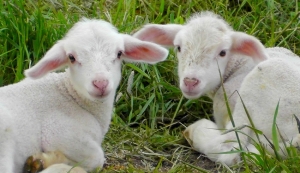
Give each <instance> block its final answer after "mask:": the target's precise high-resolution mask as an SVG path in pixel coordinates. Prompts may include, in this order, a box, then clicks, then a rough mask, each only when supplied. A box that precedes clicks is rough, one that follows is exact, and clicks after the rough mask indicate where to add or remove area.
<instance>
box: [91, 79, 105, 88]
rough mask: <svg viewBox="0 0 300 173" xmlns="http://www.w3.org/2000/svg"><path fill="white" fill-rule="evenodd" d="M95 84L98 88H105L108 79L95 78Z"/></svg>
mask: <svg viewBox="0 0 300 173" xmlns="http://www.w3.org/2000/svg"><path fill="white" fill-rule="evenodd" d="M93 84H94V86H95V87H96V88H99V89H105V88H106V87H107V85H108V80H94V81H93Z"/></svg>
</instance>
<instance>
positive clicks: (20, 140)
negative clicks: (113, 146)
mask: <svg viewBox="0 0 300 173" xmlns="http://www.w3.org/2000/svg"><path fill="white" fill-rule="evenodd" d="M167 55H168V50H167V49H165V48H163V47H161V46H159V45H156V44H154V43H150V42H145V41H141V40H138V39H136V38H134V37H132V36H130V35H126V34H120V33H118V32H117V30H116V28H115V27H114V26H112V25H111V24H110V23H107V22H105V21H102V20H91V19H82V20H81V21H79V22H78V23H76V24H75V25H74V27H73V28H72V29H71V30H70V31H69V32H68V33H67V34H66V36H65V37H64V38H63V39H61V40H59V41H58V42H57V43H56V44H55V45H54V46H53V47H52V48H51V49H50V50H49V51H48V52H47V53H46V54H45V56H44V57H43V58H42V59H41V60H40V61H39V62H38V63H37V64H36V65H35V66H33V67H32V68H30V69H28V70H26V71H25V75H26V77H27V78H26V79H24V80H23V81H21V82H19V83H17V84H13V85H8V86H5V87H2V88H0V95H1V97H0V170H1V171H0V172H1V173H21V172H22V169H23V165H24V163H25V161H26V164H25V167H24V170H23V172H35V171H36V170H30V169H38V168H39V167H38V166H37V167H36V164H42V165H41V166H43V167H44V168H47V167H48V166H50V167H49V169H46V170H45V172H47V173H49V172H52V173H58V172H60V171H59V170H61V171H62V172H66V171H64V170H66V168H71V166H68V165H74V164H78V165H80V166H81V167H82V168H83V169H84V170H85V171H91V170H93V169H94V168H96V167H102V166H103V163H104V161H105V159H104V153H103V150H102V148H101V142H102V140H103V138H104V135H105V134H106V132H107V131H108V128H109V124H110V120H111V115H112V108H113V103H114V97H115V93H116V89H117V87H118V85H119V82H120V80H121V64H122V60H127V61H133V62H148V63H152V64H153V63H156V62H159V61H163V60H164V59H165V58H166V57H167ZM64 66H68V68H67V69H66V71H65V72H61V73H49V72H51V71H55V70H57V69H60V68H62V67H64ZM31 155H33V156H32V157H29V156H31ZM28 157H29V158H28ZM26 158H28V159H27V160H26ZM40 159H41V161H40ZM54 163H63V164H59V165H52V164H54ZM67 164H68V165H67ZM51 165H52V166H51ZM32 166H33V168H31V167H32ZM83 169H78V170H79V172H80V170H81V172H82V171H83ZM78 170H77V171H78ZM85 171H84V172H85ZM74 172H76V170H74Z"/></svg>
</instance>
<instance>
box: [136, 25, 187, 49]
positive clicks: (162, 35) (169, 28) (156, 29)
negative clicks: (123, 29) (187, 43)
mask: <svg viewBox="0 0 300 173" xmlns="http://www.w3.org/2000/svg"><path fill="white" fill-rule="evenodd" d="M182 28H183V26H182V25H178V24H168V25H158V24H148V25H145V26H144V27H143V28H142V29H140V30H139V31H138V32H136V33H135V34H133V36H134V37H135V38H138V39H140V40H143V41H149V42H153V43H157V44H160V45H162V46H174V44H173V41H174V38H175V36H176V34H177V33H178V32H179V31H180V30H181V29H182Z"/></svg>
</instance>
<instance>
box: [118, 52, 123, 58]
mask: <svg viewBox="0 0 300 173" xmlns="http://www.w3.org/2000/svg"><path fill="white" fill-rule="evenodd" d="M121 55H122V51H119V52H118V55H117V57H118V59H120V58H121Z"/></svg>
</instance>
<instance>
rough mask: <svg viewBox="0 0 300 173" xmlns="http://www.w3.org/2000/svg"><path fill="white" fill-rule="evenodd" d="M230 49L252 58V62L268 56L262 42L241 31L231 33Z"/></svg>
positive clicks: (257, 61) (262, 59)
mask: <svg viewBox="0 0 300 173" xmlns="http://www.w3.org/2000/svg"><path fill="white" fill-rule="evenodd" d="M231 38H232V47H231V51H232V52H235V53H240V54H244V55H247V56H250V57H252V58H253V60H254V62H256V63H259V62H261V61H264V60H266V59H268V58H269V56H268V54H267V52H266V48H265V47H264V46H263V44H262V43H261V42H260V41H259V40H258V39H257V38H256V37H253V36H251V35H248V34H245V33H243V32H233V33H232V34H231Z"/></svg>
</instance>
